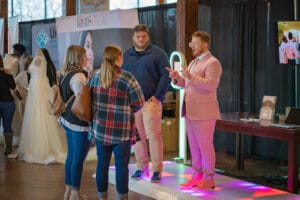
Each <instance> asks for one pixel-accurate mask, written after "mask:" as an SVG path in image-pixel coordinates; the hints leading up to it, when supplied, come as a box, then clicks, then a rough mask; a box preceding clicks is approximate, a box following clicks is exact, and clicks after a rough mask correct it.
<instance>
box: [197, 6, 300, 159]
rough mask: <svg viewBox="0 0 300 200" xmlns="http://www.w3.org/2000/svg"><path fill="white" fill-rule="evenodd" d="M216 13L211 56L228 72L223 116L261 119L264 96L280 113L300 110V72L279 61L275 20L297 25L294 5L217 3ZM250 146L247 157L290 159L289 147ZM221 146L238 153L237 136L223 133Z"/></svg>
mask: <svg viewBox="0 0 300 200" xmlns="http://www.w3.org/2000/svg"><path fill="white" fill-rule="evenodd" d="M210 7H211V13H214V14H213V15H211V16H212V17H211V37H212V46H211V51H212V53H213V54H214V55H215V56H216V57H217V58H219V59H220V62H221V63H222V67H223V75H222V80H221V83H220V87H219V90H218V98H219V102H220V107H221V111H222V112H250V113H259V109H260V106H261V103H262V98H263V96H264V95H271V96H277V104H276V113H284V112H285V107H287V106H295V101H294V98H295V96H294V95H295V91H294V86H295V85H294V84H295V83H294V76H295V69H294V67H293V66H288V65H280V64H277V63H276V62H275V56H274V55H275V53H277V52H278V50H277V49H275V38H274V36H275V34H274V20H293V1H292V0H273V1H265V0H214V1H210ZM200 15H201V13H200ZM199 17H200V18H201V16H199ZM244 142H245V149H244V150H245V153H246V154H247V155H255V156H263V157H267V158H272V159H280V160H286V159H287V156H286V154H287V144H286V143H284V142H280V141H276V140H270V139H264V138H258V137H254V136H245V137H244ZM215 145H216V149H219V150H220V149H221V150H225V151H227V152H234V150H235V135H234V134H227V133H222V132H217V133H216V136H215Z"/></svg>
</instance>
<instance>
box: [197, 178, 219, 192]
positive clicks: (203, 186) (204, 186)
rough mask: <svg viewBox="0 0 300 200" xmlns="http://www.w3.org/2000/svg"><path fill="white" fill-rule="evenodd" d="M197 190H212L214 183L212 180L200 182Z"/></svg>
mask: <svg viewBox="0 0 300 200" xmlns="http://www.w3.org/2000/svg"><path fill="white" fill-rule="evenodd" d="M197 189H199V190H213V189H215V183H214V181H213V180H210V181H207V180H202V181H201V182H200V183H199V184H198V185H197Z"/></svg>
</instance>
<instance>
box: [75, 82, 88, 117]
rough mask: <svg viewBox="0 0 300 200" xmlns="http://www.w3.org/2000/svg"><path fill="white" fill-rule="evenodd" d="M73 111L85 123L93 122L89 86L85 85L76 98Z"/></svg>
mask: <svg viewBox="0 0 300 200" xmlns="http://www.w3.org/2000/svg"><path fill="white" fill-rule="evenodd" d="M71 111H72V112H73V113H74V114H75V115H76V116H77V117H78V118H79V119H81V120H83V121H85V122H90V121H91V120H92V101H91V89H90V87H89V86H86V85H84V86H83V87H82V88H81V90H80V92H79V93H78V94H77V95H76V96H75V100H74V102H73V105H72V108H71Z"/></svg>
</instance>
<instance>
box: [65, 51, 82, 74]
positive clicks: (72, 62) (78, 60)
mask: <svg viewBox="0 0 300 200" xmlns="http://www.w3.org/2000/svg"><path fill="white" fill-rule="evenodd" d="M85 56H86V55H85V49H84V48H83V47H81V46H77V45H71V46H69V48H68V49H67V52H66V55H65V60H64V63H63V67H62V74H63V75H65V74H67V73H68V72H71V71H76V70H81V69H82V68H83V66H82V65H83V63H84V59H85Z"/></svg>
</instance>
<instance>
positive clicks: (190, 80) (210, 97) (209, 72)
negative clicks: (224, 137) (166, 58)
mask: <svg viewBox="0 0 300 200" xmlns="http://www.w3.org/2000/svg"><path fill="white" fill-rule="evenodd" d="M209 43H210V36H209V35H208V34H207V33H206V32H202V31H196V32H194V33H193V35H192V40H191V42H190V43H189V46H190V47H191V49H192V52H193V56H194V57H195V59H194V60H192V62H191V63H190V64H189V66H188V68H186V67H184V68H183V70H182V74H179V72H178V71H174V70H169V71H170V73H169V77H170V78H172V81H173V83H174V84H176V85H178V86H180V87H184V88H185V97H184V104H183V106H182V109H183V111H182V113H183V115H184V116H185V122H186V128H187V136H188V140H189V147H190V151H191V157H192V168H193V170H194V173H193V176H192V179H191V180H189V181H187V182H186V183H183V184H181V185H180V186H181V188H191V187H198V188H199V189H202V190H206V189H214V188H215V183H214V174H215V171H214V170H215V162H216V158H215V149H214V144H213V138H214V131H215V123H216V120H217V119H219V118H220V110H219V103H218V100H217V94H216V92H217V88H218V85H219V82H220V77H221V74H222V67H221V64H220V62H219V61H218V60H217V59H216V58H215V57H213V56H212V55H211V53H210V52H209V50H208V48H209Z"/></svg>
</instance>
